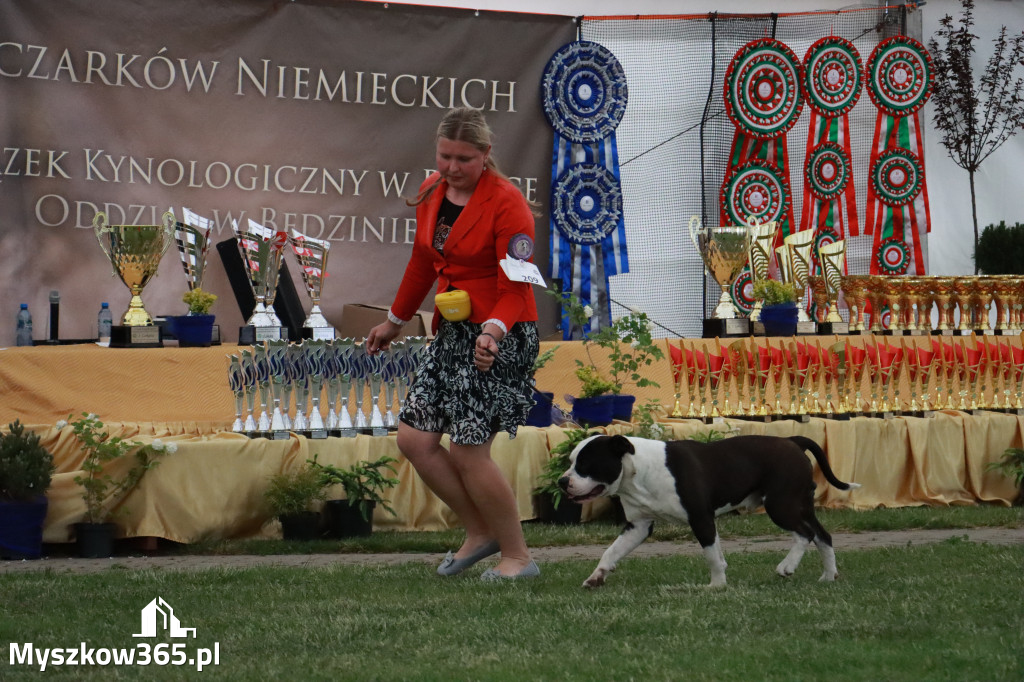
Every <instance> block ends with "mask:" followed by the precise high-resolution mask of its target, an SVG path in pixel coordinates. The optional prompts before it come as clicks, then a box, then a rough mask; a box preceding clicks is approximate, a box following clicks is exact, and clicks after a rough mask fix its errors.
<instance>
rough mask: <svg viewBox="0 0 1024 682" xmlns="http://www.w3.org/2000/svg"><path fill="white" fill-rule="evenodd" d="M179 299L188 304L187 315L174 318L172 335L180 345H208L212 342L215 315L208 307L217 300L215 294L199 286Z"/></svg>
mask: <svg viewBox="0 0 1024 682" xmlns="http://www.w3.org/2000/svg"><path fill="white" fill-rule="evenodd" d="M181 300H182V301H184V302H185V304H186V305H188V315H178V316H177V317H175V318H174V329H173V332H174V335H175V336H176V337H177V338H178V345H179V346H181V347H195V346H209V345H210V344H211V343H212V342H213V322H214V320H215V319H216V316H215V315H211V314H210V308H212V307H213V304H214V303H216V301H217V296H216V294H211V293H209V292H206V291H203V290H202V289H201V288H199V287H196V288H195V289H189V290H188V291H186V292H185V295H184V296H182V297H181Z"/></svg>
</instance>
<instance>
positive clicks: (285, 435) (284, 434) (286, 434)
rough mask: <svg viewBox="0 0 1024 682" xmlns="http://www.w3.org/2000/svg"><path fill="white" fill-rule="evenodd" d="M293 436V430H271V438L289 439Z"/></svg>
mask: <svg viewBox="0 0 1024 682" xmlns="http://www.w3.org/2000/svg"><path fill="white" fill-rule="evenodd" d="M291 437H292V432H291V431H284V430H283V429H278V430H276V431H271V432H270V440H288V439H289V438H291Z"/></svg>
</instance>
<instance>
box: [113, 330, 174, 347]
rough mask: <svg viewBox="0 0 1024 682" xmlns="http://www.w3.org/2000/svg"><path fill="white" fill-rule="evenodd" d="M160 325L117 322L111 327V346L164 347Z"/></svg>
mask: <svg viewBox="0 0 1024 682" xmlns="http://www.w3.org/2000/svg"><path fill="white" fill-rule="evenodd" d="M163 347H164V342H163V339H162V338H161V336H160V327H158V326H156V325H149V326H146V327H129V326H128V325H124V324H115V325H113V326H112V327H111V328H110V348H163Z"/></svg>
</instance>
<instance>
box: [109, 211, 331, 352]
mask: <svg viewBox="0 0 1024 682" xmlns="http://www.w3.org/2000/svg"><path fill="white" fill-rule="evenodd" d="M161 220H162V223H161V224H160V225H111V224H109V223H108V222H107V216H106V214H105V213H103V212H99V213H97V214H96V216H95V217H94V218H93V231H94V232H95V234H96V239H97V240H98V241H99V243H100V248H102V249H103V252H104V253H105V254H106V256H107V260H109V261H110V265H111V267H112V268H113V272H114V275H116V276H117V277H119V278H120V279H121V281H122V282H123V283H124V285H125V286H126V287H128V290H129V292H130V293H131V301H130V302H129V304H128V310H127V311H125V313H124V314H123V315H122V316H121V319H120V324H117V325H114V326H113V329H112V331H111V341H110V345H111V346H112V347H142V348H145V347H159V346H161V345H162V341H161V336H160V329H159V327H157V326H156V325H154V322H153V317H152V316H151V315H150V314H149V312H148V311H147V310H146V307H145V305H144V304H143V302H142V291H143V289H145V287H146V285H147V284H149V282H150V280H152V279H153V277H155V276H156V273H157V270H158V269H159V267H160V260H161V259H162V258H163V255H164V253H165V252H166V251H167V249H168V248H169V247H170V245H171V244H172V243H177V245H178V251H179V254H180V255H181V263H182V266H183V267H184V269H185V278H186V282H187V284H188V288H189V290H190V291H191V290H194V289H197V288H202V285H203V275H204V273H205V271H206V260H207V253H208V251H209V248H210V232H211V229H212V227H213V223H212V221H211V220H209V219H208V218H204V217H202V216H200V215H198V214H196V213H194V212H193V211H191V210H189V209H188V208H185V209H184V210H183V219H182V221H178V220H177V219H176V218H175V216H174V213H173V212H172V211H167V212H165V213H164V214H163V216H162V218H161ZM232 227H233V228H234V232H235V241H236V243H237V245H238V250H239V254H240V255H241V258H242V264H243V267H244V270H245V274H246V277H247V278H248V281H249V285H250V288H251V290H252V294H253V298H254V300H255V307H254V310H253V313H252V315H251V316H250V317H249V319H248V320H247V322H246V324H245V326H244V327H242V329H241V330H240V331H239V343H241V344H253V343H258V342H263V341H271V340H274V341H277V340H281V339H287V336H288V335H287V328H286V327H284V325H282V324H281V320H280V319H279V318H278V317H277V314H276V313H275V311H274V298H275V294H276V292H277V283H278V278H279V275H280V270H281V263H282V259H283V257H284V252H285V247H286V246H289V245H290V246H291V251H292V252H293V253H294V255H295V257H296V259H297V261H298V264H299V267H300V271H301V274H302V281H303V284H304V285H305V288H306V293H307V294H308V295H309V298H310V300H311V301H312V308H311V309H310V313H309V315H308V316H307V317H306V319H305V321H304V322H303V336H304V337H308V338H313V339H327V340H330V339H334V338H335V336H336V333H335V330H334V328H333V327H331V325H330V324H329V323H328V322H327V319H326V318H325V317H324V315H323V313H322V312H321V310H320V294H321V291H322V289H323V283H324V277H326V272H327V254H328V251H329V249H330V243H329V242H327V241H324V240H321V239H314V238H312V237H309V236H306V235H303V234H301V233H299V232H298V231H296V230H294V229H293V230H292V232H291V235H289V234H288V233H286V232H284V231H279V230H274V229H271V228H268V227H265V226H263V225H260V224H259V223H257V222H255V221H253V220H249V221H248V224H247V227H244V228H243V227H241V226H239V224H238V222H237V221H232Z"/></svg>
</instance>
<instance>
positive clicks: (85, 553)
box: [72, 521, 117, 559]
mask: <svg viewBox="0 0 1024 682" xmlns="http://www.w3.org/2000/svg"><path fill="white" fill-rule="evenodd" d="M72 528H74V529H75V547H76V548H77V550H78V556H80V557H81V558H83V559H106V558H108V557H111V556H113V554H114V536H115V535H117V524H116V523H87V522H84V521H83V522H82V523H75V524H72Z"/></svg>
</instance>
